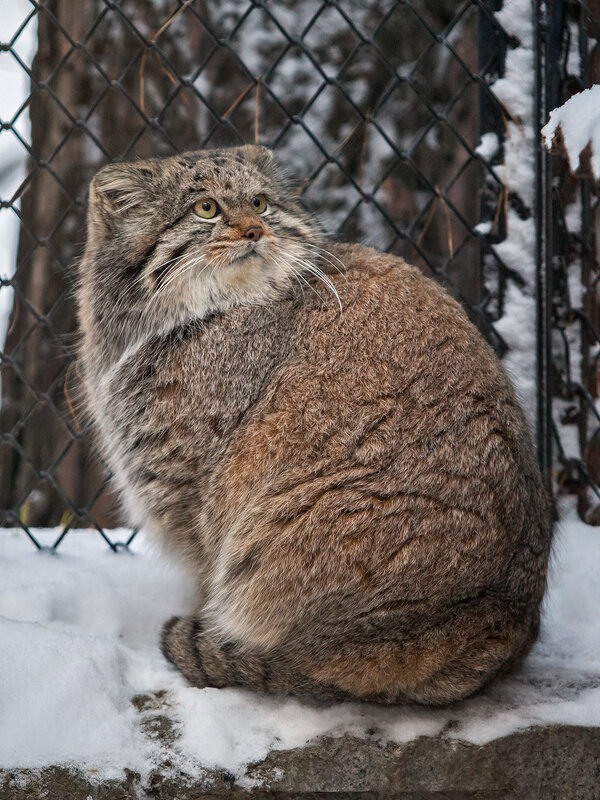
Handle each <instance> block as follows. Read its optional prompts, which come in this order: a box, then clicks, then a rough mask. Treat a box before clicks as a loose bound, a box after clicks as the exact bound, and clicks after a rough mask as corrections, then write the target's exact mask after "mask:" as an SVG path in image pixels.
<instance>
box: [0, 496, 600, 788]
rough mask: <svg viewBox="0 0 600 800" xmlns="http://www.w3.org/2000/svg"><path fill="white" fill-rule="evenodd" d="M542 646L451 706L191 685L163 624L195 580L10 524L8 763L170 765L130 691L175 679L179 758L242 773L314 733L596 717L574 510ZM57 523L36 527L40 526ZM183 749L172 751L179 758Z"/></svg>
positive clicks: (592, 652)
mask: <svg viewBox="0 0 600 800" xmlns="http://www.w3.org/2000/svg"><path fill="white" fill-rule="evenodd" d="M564 516H565V521H564V522H563V524H562V525H561V529H562V531H561V533H560V535H559V537H558V541H557V544H556V546H555V555H554V559H553V564H552V571H551V577H550V584H549V593H548V597H547V601H546V604H545V614H544V618H543V624H542V631H541V636H540V640H539V642H538V643H537V644H536V646H535V648H534V649H533V651H532V653H531V654H530V656H529V657H528V659H527V661H526V662H525V664H524V666H523V667H522V668H521V669H520V670H519V671H518V672H517V673H516V674H514V675H513V676H511V677H509V678H507V679H505V680H503V681H502V682H501V683H498V684H497V685H495V686H493V687H490V688H489V689H487V690H486V691H485V692H484V693H483V694H481V695H479V696H478V697H475V698H473V699H471V700H468V701H465V702H463V703H459V704H457V705H455V706H454V707H452V708H450V709H442V710H437V709H436V710H430V709H424V708H407V707H394V708H378V707H374V706H370V705H361V704H354V703H340V704H322V703H317V702H299V701H297V700H294V699H290V698H280V697H265V696H262V695H258V694H254V693H251V692H247V691H243V690H239V689H221V690H219V689H202V690H200V689H194V688H191V687H189V686H187V685H186V683H185V681H184V680H183V679H182V678H181V677H180V676H179V674H178V673H177V672H176V671H175V670H174V669H172V668H171V666H170V665H169V664H167V662H166V661H165V660H164V659H163V658H162V656H161V654H160V652H159V650H158V636H159V631H160V627H161V624H162V623H163V622H164V620H165V619H167V618H168V617H169V616H170V615H171V614H176V613H185V612H186V611H188V610H190V609H191V607H192V588H191V585H190V583H189V581H188V579H187V578H186V577H185V575H184V574H183V573H182V572H181V571H180V570H179V569H178V568H177V567H176V566H175V565H173V564H169V563H167V562H166V561H165V559H164V557H160V556H159V555H157V554H154V553H152V552H151V551H150V549H149V547H148V546H147V544H146V543H145V540H144V539H143V538H142V537H139V538H138V539H136V540H135V542H134V544H133V545H132V549H133V554H130V553H125V552H120V553H117V554H115V553H112V552H110V551H108V550H107V547H106V544H105V543H104V542H103V540H102V539H101V538H100V537H99V536H98V534H97V533H95V532H87V531H86V532H81V533H79V532H74V533H71V534H69V536H68V537H67V538H66V539H65V541H64V542H63V544H62V545H61V549H60V552H59V553H58V554H55V555H52V554H49V553H45V552H41V553H39V552H34V551H33V550H32V545H31V543H30V542H29V541H28V540H27V539H26V537H25V536H24V534H22V533H18V532H9V533H6V532H4V533H2V534H1V535H0V574H1V575H2V580H1V582H0V637H1V639H2V643H3V646H2V649H1V651H0V685H1V686H2V692H1V694H0V719H1V720H2V736H1V737H0V767H7V768H12V767H19V766H20V767H40V766H45V765H51V764H66V765H69V764H71V765H77V766H79V767H84V768H87V769H88V770H92V769H93V770H96V772H95V774H96V775H97V776H98V777H109V776H116V775H118V774H119V773H120V772H121V770H122V769H123V768H125V767H128V768H130V769H133V770H136V771H139V772H140V773H141V774H142V775H148V774H149V772H150V771H151V769H152V768H153V767H158V768H160V763H161V756H163V755H164V752H163V751H161V746H160V744H159V743H158V742H156V741H153V740H152V738H150V737H148V736H147V735H144V734H143V733H142V730H141V727H140V722H142V721H143V712H142V713H141V712H138V711H137V710H136V708H135V707H134V705H133V704H132V703H131V698H132V697H134V696H135V695H138V694H148V693H152V692H156V691H160V690H166V695H165V700H164V702H165V703H166V705H167V707H168V711H167V714H168V715H169V717H170V718H171V719H172V720H173V722H174V724H175V729H176V731H177V733H178V738H177V740H176V742H175V744H174V746H173V753H171V757H172V759H173V762H174V767H173V768H174V769H180V770H183V771H184V772H186V773H188V774H192V775H193V774H195V773H198V771H201V769H202V767H206V768H210V767H218V768H223V769H227V770H229V771H230V772H232V773H234V774H235V775H237V776H238V777H242V776H243V774H244V771H245V767H246V765H247V764H248V763H250V762H253V761H257V760H261V759H263V758H264V757H265V756H266V755H267V753H268V752H269V751H270V750H273V749H275V750H281V749H288V748H292V747H300V746H302V745H304V744H306V743H307V742H309V741H311V740H313V739H314V738H315V737H316V736H319V735H324V734H329V735H333V736H340V735H342V734H344V733H353V734H355V735H358V736H365V735H367V731H369V730H370V731H371V732H370V734H369V735H370V736H373V732H372V731H373V729H374V730H375V731H376V734H375V735H376V736H378V737H379V738H381V739H382V740H391V741H396V742H401V741H406V740H410V739H413V738H415V737H416V736H420V735H427V736H432V735H437V734H442V735H448V736H452V737H453V738H459V739H463V740H466V741H471V742H475V743H485V742H487V741H489V740H491V739H493V738H495V737H498V736H503V735H506V734H508V733H511V732H513V731H515V730H518V729H521V728H524V727H527V726H528V725H539V724H543V723H559V722H568V723H571V724H577V725H599V724H600V625H599V624H598V615H597V597H598V595H599V594H600V529H598V528H591V527H588V526H586V525H584V524H583V523H581V522H580V521H578V520H577V518H576V516H575V512H574V511H573V510H572V508H567V509H566V513H565V515H564ZM46 535H47V536H48V540H49V541H50V540H51V535H50V533H48V534H44V533H40V536H42V538H44V536H46ZM173 756H174V758H173Z"/></svg>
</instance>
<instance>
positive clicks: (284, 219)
mask: <svg viewBox="0 0 600 800" xmlns="http://www.w3.org/2000/svg"><path fill="white" fill-rule="evenodd" d="M258 193H261V194H264V195H265V196H266V198H267V201H268V203H269V213H268V214H267V215H266V216H264V217H263V216H259V215H258V214H257V213H255V212H254V210H253V208H252V205H251V201H252V198H253V196H254V195H256V194H258ZM203 196H210V197H211V198H215V199H216V201H217V202H218V203H219V205H220V207H221V209H222V211H221V215H220V216H219V217H218V219H217V222H216V223H211V224H207V223H206V222H204V221H202V220H199V219H197V218H196V216H195V215H194V212H193V208H192V206H193V204H194V203H195V202H197V201H198V200H199V199H201V198H202V197H203ZM255 205H256V204H255ZM248 226H250V227H252V226H259V227H260V228H261V230H262V236H261V238H260V241H258V242H256V241H255V242H249V240H248V237H247V235H246V234H247V231H248V230H249V227H248ZM261 242H262V244H261ZM322 247H323V243H322V242H321V240H320V237H319V235H318V232H317V231H316V229H315V227H314V225H313V224H312V223H311V221H310V219H309V218H307V217H306V215H305V214H304V213H303V212H302V211H301V210H300V209H299V208H298V206H297V205H296V201H295V197H294V195H292V194H290V193H289V191H288V190H287V188H286V186H285V184H284V182H283V180H282V178H281V176H280V174H279V172H278V169H277V167H276V165H275V164H274V162H273V159H272V157H271V155H270V153H269V152H268V151H266V150H265V149H264V148H258V147H245V148H234V149H231V150H221V151H212V152H211V151H208V152H200V153H191V154H186V155H185V156H183V157H176V158H172V159H165V160H160V161H159V160H153V161H149V162H139V163H138V164H133V165H113V166H110V167H107V168H105V169H104V170H103V171H101V172H100V173H99V175H98V176H97V177H96V178H95V180H94V182H93V184H92V187H91V192H90V211H89V229H88V244H87V249H86V252H85V256H84V258H83V261H82V264H81V284H80V288H79V308H80V320H81V327H82V331H83V345H82V352H81V362H82V367H83V372H84V379H85V387H86V394H87V402H88V406H89V409H90V411H91V413H92V414H93V416H94V418H95V420H96V424H97V428H98V431H99V438H100V442H101V444H102V448H103V451H104V453H105V456H106V458H107V460H108V462H109V464H110V465H111V467H112V469H113V470H114V472H115V477H116V481H117V485H118V486H119V488H120V490H121V493H122V496H123V500H124V504H125V507H126V508H127V510H128V513H129V515H130V521H131V522H132V523H135V524H139V525H144V526H145V527H146V528H148V529H149V530H151V531H153V532H155V533H156V534H157V535H158V536H160V537H161V538H162V539H163V541H164V542H165V543H166V545H168V546H169V547H170V548H172V549H174V550H177V551H179V553H180V555H181V557H182V559H183V560H184V561H185V563H186V564H187V566H188V567H189V569H190V570H191V572H192V573H193V575H194V576H195V578H196V580H197V584H198V604H197V610H196V613H195V614H194V615H193V616H191V617H186V618H178V619H172V620H170V621H169V622H168V623H167V624H166V625H165V628H164V632H163V639H162V647H163V651H164V653H165V655H166V657H167V658H168V659H170V660H171V661H172V662H173V663H174V664H175V665H176V666H177V667H178V668H179V669H180V670H181V672H182V673H183V674H184V675H185V676H186V677H187V678H188V679H189V680H190V681H191V682H192V683H193V684H195V685H197V686H246V687H249V688H251V689H257V690H265V691H272V692H284V693H296V694H313V695H319V696H324V697H349V696H351V697H358V698H363V699H369V700H376V701H382V702H402V701H406V700H414V701H418V702H422V703H428V704H438V703H448V702H451V701H453V700H458V699H460V698H463V697H465V696H467V695H469V694H471V693H472V692H474V691H475V690H477V689H478V688H479V687H480V686H482V685H483V684H484V683H485V682H486V681H488V680H489V679H490V678H492V677H493V676H495V675H496V674H498V673H499V672H500V671H502V670H504V669H505V668H507V667H509V666H510V665H512V664H513V663H515V662H516V661H518V659H520V658H521V657H522V656H523V655H524V654H525V653H526V652H527V650H528V648H529V647H530V645H531V643H532V642H533V640H534V639H535V636H536V633H537V629H538V621H539V605H540V601H541V599H542V595H543V591H544V585H545V575H546V567H547V561H548V553H549V547H550V540H551V516H550V509H549V502H548V498H547V496H546V493H545V490H544V488H543V485H542V481H541V478H540V474H539V471H538V468H537V466H536V461H535V458H534V455H533V451H532V446H531V443H530V437H529V434H528V431H527V427H526V423H525V420H524V417H523V414H522V412H521V410H520V408H519V406H518V404H517V402H516V400H515V396H514V393H513V390H512V388H511V386H510V384H509V381H508V380H507V377H506V375H505V373H504V372H503V370H502V367H501V366H500V364H499V362H498V360H497V358H496V356H495V355H494V353H493V352H492V350H491V348H490V347H489V346H488V345H487V344H486V343H485V342H484V341H483V339H482V338H481V336H480V335H479V333H478V332H477V331H476V330H475V328H474V327H473V326H472V325H471V323H470V322H469V321H468V319H467V317H466V316H465V314H464V312H463V311H462V309H461V308H460V306H459V305H458V304H457V303H456V302H455V301H454V300H453V299H452V298H451V297H449V296H448V294H447V293H446V292H445V291H444V290H443V289H442V288H441V287H440V286H438V285H437V284H435V283H434V282H433V281H431V280H430V279H428V278H426V277H424V276H423V275H422V274H421V273H420V272H418V271H417V270H416V269H414V268H412V267H410V266H408V265H407V264H405V263H404V262H403V261H402V260H401V259H399V258H396V257H393V256H390V255H384V254H382V253H379V252H377V251H375V250H372V249H369V248H366V247H361V246H358V245H340V244H338V245H328V248H329V250H328V252H325V251H323V250H322V249H321V248H322ZM319 254H321V256H319ZM211 259H213V260H212V261H211ZM215 259H216V261H215ZM206 264H211V266H210V268H209V269H206V268H205V267H206ZM310 264H312V265H314V266H316V267H319V269H321V270H323V271H324V272H326V273H327V276H326V280H328V281H330V282H331V285H325V283H324V282H323V281H322V280H315V275H314V274H312V273H314V271H315V270H314V268H313V269H312V270H311V269H310V268H309V265H310ZM341 265H343V269H340V270H336V269H335V268H334V267H336V266H340V268H341ZM203 267H204V270H203ZM326 268H327V269H326ZM332 286H333V287H334V289H335V290H336V291H337V294H338V295H339V299H340V301H341V304H342V308H343V311H342V312H341V313H340V308H339V304H338V301H337V298H336V297H335V296H334V294H333V293H332V292H331V291H330V290H331V288H332Z"/></svg>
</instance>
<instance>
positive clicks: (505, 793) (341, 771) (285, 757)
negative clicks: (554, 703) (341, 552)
mask: <svg viewBox="0 0 600 800" xmlns="http://www.w3.org/2000/svg"><path fill="white" fill-rule="evenodd" d="M166 763H167V764H168V762H166ZM198 774H201V775H202V777H201V778H198V777H194V778H191V776H190V775H186V774H184V773H180V774H177V775H169V774H168V771H165V774H164V775H161V774H159V772H158V771H156V772H155V773H154V774H152V775H151V776H150V779H149V780H148V781H144V783H142V781H141V779H140V776H139V775H138V774H136V773H134V772H129V771H126V772H125V774H124V775H123V778H122V779H120V780H115V781H106V782H104V783H101V784H96V783H94V780H93V775H90V774H88V775H84V774H81V773H77V772H72V771H69V770H67V769H65V768H62V767H51V768H47V769H43V770H37V771H36V770H27V769H18V770H10V771H9V770H0V800H38V799H39V800H42V798H43V800H200V798H202V800H205V799H209V800H213V799H214V800H217V798H227V799H228V800H251V799H252V800H267V799H268V798H271V799H272V800H293V799H294V798H303V799H305V800H308V799H309V798H321V800H323V795H325V796H326V797H327V798H329V797H331V798H332V800H333V798H335V799H336V800H338V798H339V800H344V799H345V798H350V797H356V796H360V797H361V798H363V799H364V800H376V799H378V798H382V800H383V798H392V797H393V798H397V800H496V799H497V800H597V799H598V798H599V797H600V728H591V727H590V728H585V727H576V726H550V727H538V728H530V729H528V730H526V731H522V732H520V733H515V734H512V735H511V736H506V737H504V738H501V739H496V740H494V741H491V742H489V743H488V744H486V745H482V746H479V745H473V744H468V743H465V742H461V741H458V740H456V739H450V738H447V737H439V736H437V737H421V738H418V739H415V740H414V741H410V742H405V743H404V744H391V743H388V744H382V743H380V742H377V741H374V740H368V739H357V738H354V737H351V736H343V737H341V738H339V739H336V738H325V739H322V740H320V741H317V742H315V743H314V744H311V745H307V746H306V747H303V748H298V749H295V750H287V751H273V752H271V753H270V754H269V755H268V756H267V758H266V759H265V760H264V761H262V762H260V763H257V764H252V765H250V766H249V767H248V770H247V773H246V777H245V779H244V781H243V784H240V783H238V782H237V781H236V780H235V779H234V777H233V776H232V775H230V774H229V773H227V772H223V771H210V770H204V771H202V770H201V768H199V772H198Z"/></svg>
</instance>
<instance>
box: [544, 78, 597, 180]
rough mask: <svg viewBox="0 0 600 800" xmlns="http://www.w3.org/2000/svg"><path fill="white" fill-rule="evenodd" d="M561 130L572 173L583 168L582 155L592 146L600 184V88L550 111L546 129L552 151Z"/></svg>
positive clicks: (574, 97)
mask: <svg viewBox="0 0 600 800" xmlns="http://www.w3.org/2000/svg"><path fill="white" fill-rule="evenodd" d="M559 129H560V132H561V134H562V138H563V141H564V145H565V149H566V151H567V155H568V158H569V166H570V167H571V170H572V172H576V171H577V170H578V169H579V164H580V156H581V154H582V153H583V151H584V150H585V149H586V147H587V146H588V145H589V146H590V147H591V151H592V152H591V168H592V174H593V175H594V177H595V178H596V180H599V181H600V85H596V86H592V87H591V88H590V89H585V90H584V91H583V92H579V94H575V95H573V97H571V98H570V99H569V100H567V102H566V103H564V104H563V105H562V106H560V107H559V108H555V109H554V111H551V112H550V119H549V120H548V123H547V124H546V125H545V126H544V127H543V128H542V136H543V137H544V141H545V143H546V147H547V148H548V149H551V147H552V143H553V141H554V137H555V136H556V134H557V132H558V130H559Z"/></svg>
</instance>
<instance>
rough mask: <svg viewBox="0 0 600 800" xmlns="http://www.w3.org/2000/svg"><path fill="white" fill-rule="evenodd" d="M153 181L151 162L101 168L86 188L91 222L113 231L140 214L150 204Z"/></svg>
mask: <svg viewBox="0 0 600 800" xmlns="http://www.w3.org/2000/svg"><path fill="white" fill-rule="evenodd" d="M154 181H155V170H154V169H153V166H152V164H151V162H147V161H146V162H144V163H143V164H108V165H107V166H105V167H103V168H102V169H101V170H100V172H98V173H97V174H96V175H95V177H94V179H93V180H92V183H91V185H90V195H89V208H90V218H91V220H92V221H94V222H96V223H100V224H104V225H105V226H107V227H109V228H113V227H114V226H115V225H118V224H119V223H120V222H124V221H126V220H129V219H130V218H131V217H132V216H138V215H140V214H143V213H144V212H145V210H147V209H146V206H147V204H148V203H149V202H151V198H152V187H153V184H154Z"/></svg>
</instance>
